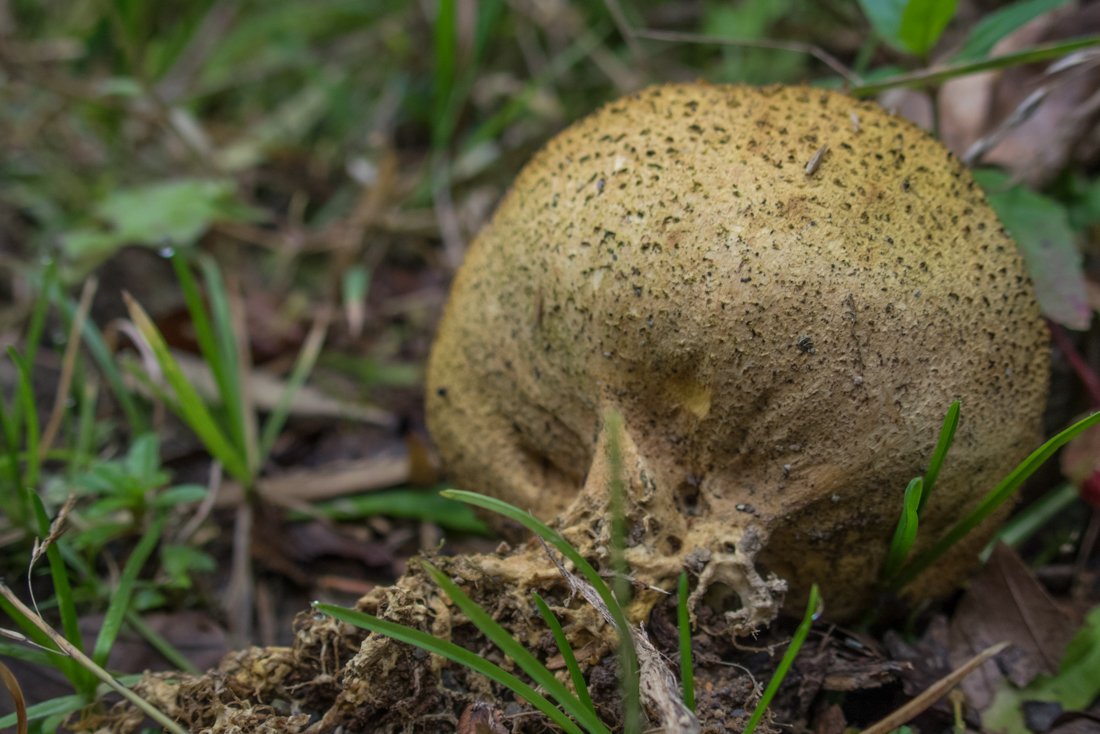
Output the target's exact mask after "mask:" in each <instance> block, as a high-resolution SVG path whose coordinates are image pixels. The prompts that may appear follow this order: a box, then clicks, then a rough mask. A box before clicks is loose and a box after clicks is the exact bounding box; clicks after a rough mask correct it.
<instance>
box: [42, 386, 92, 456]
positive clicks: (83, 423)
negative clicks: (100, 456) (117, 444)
mask: <svg viewBox="0 0 1100 734" xmlns="http://www.w3.org/2000/svg"><path fill="white" fill-rule="evenodd" d="M98 399H99V386H98V384H97V383H96V382H95V380H92V379H88V380H85V382H84V389H83V391H82V393H81V397H80V418H79V421H78V426H77V432H76V446H75V447H74V448H73V452H72V454H71V455H70V457H69V467H68V471H69V476H70V477H74V476H76V475H77V474H79V473H80V471H81V470H83V469H84V467H85V466H86V465H87V463H88V460H89V459H90V458H91V456H92V451H93V448H92V444H93V443H94V442H95V426H96V419H95V409H96V402H97V400H98ZM47 458H48V457H47Z"/></svg>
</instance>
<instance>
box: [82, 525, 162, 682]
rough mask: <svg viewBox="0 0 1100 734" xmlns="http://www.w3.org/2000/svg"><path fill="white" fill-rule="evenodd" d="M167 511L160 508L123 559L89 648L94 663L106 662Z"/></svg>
mask: <svg viewBox="0 0 1100 734" xmlns="http://www.w3.org/2000/svg"><path fill="white" fill-rule="evenodd" d="M167 519H168V515H167V513H164V512H161V513H158V514H157V517H156V518H155V519H154V520H153V523H152V525H151V526H150V527H149V530H148V531H146V533H145V534H144V535H143V536H142V537H141V540H140V541H139V542H138V544H137V546H136V547H135V548H134V551H133V552H132V553H131V554H130V558H129V559H127V561H126V567H125V568H124V569H123V570H122V575H121V576H120V577H119V580H118V588H117V589H115V591H114V593H113V594H111V603H110V604H109V605H108V606H107V613H106V615H104V617H103V626H102V627H101V628H100V629H99V637H97V638H96V641H95V649H94V650H93V651H92V660H93V661H94V662H95V664H96V665H99V666H100V667H104V666H106V665H107V656H108V655H109V654H110V652H111V647H112V646H113V645H114V644H115V639H116V638H117V637H118V633H119V630H120V629H122V620H123V618H124V617H125V616H126V612H127V610H128V609H129V608H130V598H131V597H132V596H133V593H134V584H135V583H136V582H137V577H138V574H139V573H141V568H142V566H144V565H145V561H147V560H148V559H149V556H150V555H151V554H152V552H153V550H154V549H155V548H156V547H157V543H158V542H159V541H160V535H161V532H162V531H163V530H164V523H165V520H167Z"/></svg>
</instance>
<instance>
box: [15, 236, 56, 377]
mask: <svg viewBox="0 0 1100 734" xmlns="http://www.w3.org/2000/svg"><path fill="white" fill-rule="evenodd" d="M56 281H57V260H54V259H52V258H51V259H50V262H49V264H48V265H47V266H46V270H45V271H44V272H43V273H42V289H41V290H40V291H38V298H37V299H35V302H34V312H33V313H32V314H31V323H30V326H29V327H28V328H27V339H26V341H25V342H24V343H23V353H24V354H25V355H26V358H27V364H34V360H35V358H36V357H37V356H38V345H39V343H40V342H41V341H42V331H43V330H44V329H45V328H46V314H47V312H48V311H49V307H50V294H51V292H52V291H53V287H54V283H55V282H56Z"/></svg>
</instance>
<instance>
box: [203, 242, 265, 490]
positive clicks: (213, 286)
mask: <svg viewBox="0 0 1100 734" xmlns="http://www.w3.org/2000/svg"><path fill="white" fill-rule="evenodd" d="M199 264H200V265H201V266H202V274H203V278H204V279H205V280H206V293H207V296H208V297H209V298H210V312H211V316H212V318H213V320H214V334H215V338H216V340H217V353H218V360H219V361H220V364H221V369H222V372H223V379H224V381H225V386H224V387H223V386H222V385H221V383H219V385H218V388H219V389H220V390H222V402H223V403H225V407H226V409H227V410H228V411H229V432H230V433H231V434H232V436H233V440H234V441H235V442H236V444H237V451H238V453H240V455H241V456H242V457H247V456H248V455H249V453H250V451H251V449H250V447H249V445H248V438H247V437H248V430H247V428H245V424H244V422H245V415H244V410H245V408H244V406H245V396H244V394H243V392H242V390H243V389H244V388H243V387H242V383H241V364H240V360H239V359H238V358H237V335H236V332H235V331H234V329H233V312H232V309H230V307H229V294H228V292H227V291H226V289H225V280H224V279H223V278H222V273H221V270H219V269H218V264H217V263H216V262H215V261H214V258H212V257H209V256H204V257H202V258H200V260H199ZM245 463H246V464H249V470H250V471H251V470H253V467H252V466H251V465H250V462H248V461H246V462H245Z"/></svg>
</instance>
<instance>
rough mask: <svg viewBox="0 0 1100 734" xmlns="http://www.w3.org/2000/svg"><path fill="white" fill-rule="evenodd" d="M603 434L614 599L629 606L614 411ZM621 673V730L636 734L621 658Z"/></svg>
mask: <svg viewBox="0 0 1100 734" xmlns="http://www.w3.org/2000/svg"><path fill="white" fill-rule="evenodd" d="M604 430H605V431H607V449H606V450H607V464H608V474H609V475H610V486H609V487H608V490H609V492H608V494H609V497H610V500H609V504H610V505H611V508H610V510H611V548H610V550H611V569H612V570H613V571H614V572H615V579H614V585H615V599H616V600H618V602H619V605H620V606H622V605H625V604H629V603H630V592H631V589H630V580H629V576H630V567H629V566H627V563H626V557H625V555H626V517H625V515H624V512H623V504H624V502H625V501H626V489H625V486H624V483H623V445H622V444H623V416H622V414H621V413H619V411H617V410H609V411H607V412H606V413H604ZM627 647H630V649H631V650H633V649H634V641H633V639H631V637H630V636H629V635H626V636H623V637H621V638H620V643H619V648H620V652H619V654H620V655H624V651H625V649H626V648H627ZM623 663H624V664H623V672H622V676H621V678H620V680H619V685H620V686H621V687H622V693H623V719H624V722H623V730H624V732H625V734H637V733H638V732H640V731H641V712H640V708H639V701H638V695H639V690H638V675H639V671H638V669H637V668H636V667H635V666H634V665H627V664H626V659H625V656H624V659H623Z"/></svg>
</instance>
